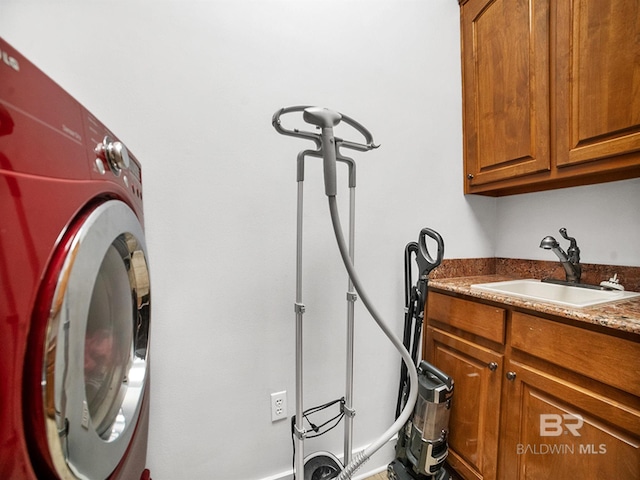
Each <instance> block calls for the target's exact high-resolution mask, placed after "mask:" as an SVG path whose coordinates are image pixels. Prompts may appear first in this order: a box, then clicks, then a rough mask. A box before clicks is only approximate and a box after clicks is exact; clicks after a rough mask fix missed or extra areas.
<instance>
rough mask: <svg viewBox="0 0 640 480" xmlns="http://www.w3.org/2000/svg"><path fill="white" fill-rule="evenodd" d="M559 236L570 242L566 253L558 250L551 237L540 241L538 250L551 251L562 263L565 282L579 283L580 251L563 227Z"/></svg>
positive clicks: (580, 269)
mask: <svg viewBox="0 0 640 480" xmlns="http://www.w3.org/2000/svg"><path fill="white" fill-rule="evenodd" d="M560 235H562V238H564V239H565V240H569V242H570V244H569V248H568V249H567V253H565V252H564V250H562V248H560V245H559V244H558V242H557V241H556V239H555V238H553V237H551V236H547V237H544V238H543V239H542V241H541V242H540V248H544V249H545V250H551V251H552V252H553V253H555V254H556V255H557V256H558V258H559V259H560V263H562V266H563V267H564V271H565V272H566V276H567V282H570V283H579V282H580V275H582V266H581V265H580V249H579V248H578V243H577V242H576V239H575V238H573V237H570V236H568V235H567V229H566V228H564V227H562V228H561V229H560Z"/></svg>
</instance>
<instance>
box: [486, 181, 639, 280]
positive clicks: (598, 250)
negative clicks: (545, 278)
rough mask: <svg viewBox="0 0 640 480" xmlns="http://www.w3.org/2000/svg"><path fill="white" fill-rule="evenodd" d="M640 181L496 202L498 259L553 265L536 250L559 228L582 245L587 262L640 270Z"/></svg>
mask: <svg viewBox="0 0 640 480" xmlns="http://www.w3.org/2000/svg"><path fill="white" fill-rule="evenodd" d="M638 208H640V179H633V180H624V181H620V182H613V183H609V184H600V185H590V186H586V187H575V188H566V189H562V190H554V191H549V192H541V193H530V194H526V195H514V196H512V197H503V198H500V199H499V200H498V203H497V216H496V218H497V228H496V231H497V235H496V239H495V241H496V247H495V248H496V256H498V257H505V258H529V259H534V260H551V261H555V260H556V256H555V255H554V254H553V253H551V252H549V251H546V250H542V249H541V248H538V246H539V245H540V240H542V238H543V237H545V236H547V235H552V236H553V237H555V238H556V240H558V242H560V245H561V246H562V247H563V248H564V249H565V250H566V248H567V247H568V246H569V242H567V241H566V240H564V239H562V237H561V236H560V234H559V233H558V230H559V229H560V228H561V227H566V228H567V231H568V234H569V235H570V236H572V237H574V238H575V239H576V240H577V241H578V246H579V247H580V257H581V261H582V262H583V263H600V264H609V265H628V266H636V267H638V266H640V213H639V211H638Z"/></svg>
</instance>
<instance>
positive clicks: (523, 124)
mask: <svg viewBox="0 0 640 480" xmlns="http://www.w3.org/2000/svg"><path fill="white" fill-rule="evenodd" d="M462 36H463V43H464V46H463V73H464V80H463V89H464V101H465V105H464V109H465V118H464V121H465V157H466V160H467V162H466V165H467V172H466V174H467V178H468V181H469V185H471V186H473V185H481V184H485V183H489V182H494V181H496V180H501V179H505V178H513V177H518V176H522V175H527V174H530V173H534V172H539V171H544V170H549V168H550V155H549V108H550V107H549V48H548V45H549V4H548V0H542V1H536V2H533V3H531V2H529V1H528V0H509V1H507V0H493V1H488V0H486V1H475V2H468V3H466V4H464V5H463V10H462Z"/></svg>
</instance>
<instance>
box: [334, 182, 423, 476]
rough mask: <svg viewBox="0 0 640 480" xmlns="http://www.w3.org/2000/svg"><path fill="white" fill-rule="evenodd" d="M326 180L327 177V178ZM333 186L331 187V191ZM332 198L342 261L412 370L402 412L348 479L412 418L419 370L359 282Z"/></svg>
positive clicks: (358, 458) (349, 468)
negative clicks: (407, 396)
mask: <svg viewBox="0 0 640 480" xmlns="http://www.w3.org/2000/svg"><path fill="white" fill-rule="evenodd" d="M325 182H326V178H325ZM330 189H331V187H329V190H330ZM328 197H329V210H330V211H331V222H332V224H333V231H334V233H335V235H336V240H337V242H338V248H339V249H340V255H341V256H342V261H343V262H344V266H345V267H346V269H347V272H348V274H349V278H351V281H352V282H353V286H354V287H355V289H356V292H358V295H359V296H360V298H361V299H362V303H364V306H365V307H366V309H367V310H368V311H369V313H370V314H371V316H372V317H373V319H374V320H375V322H376V323H377V324H378V326H379V327H380V329H381V330H382V331H383V332H384V334H385V335H386V336H387V338H389V340H390V341H391V343H393V345H394V346H395V347H396V349H397V350H398V351H399V352H400V354H401V355H402V360H403V361H404V363H405V364H406V365H407V369H408V371H409V379H410V380H409V381H410V386H411V387H410V390H409V398H408V399H407V403H406V405H405V407H404V409H403V410H402V412H401V413H400V416H399V417H398V418H397V419H396V421H395V422H394V423H393V424H392V425H391V426H390V427H389V428H388V429H387V431H386V432H384V433H383V434H382V435H381V436H380V438H378V439H377V440H376V441H374V442H373V443H371V444H370V445H369V446H368V447H367V448H365V449H364V450H363V451H362V452H360V453H358V454H357V455H355V457H354V458H353V460H352V461H351V463H349V464H348V465H346V466H345V467H344V469H343V470H342V472H341V473H340V475H339V476H338V477H336V478H337V480H347V479H350V478H351V475H352V474H353V473H355V471H356V470H357V469H358V468H360V466H361V465H362V464H363V463H364V462H366V461H367V460H369V458H370V457H371V456H372V455H373V454H374V453H376V452H377V451H378V450H379V449H380V448H382V446H384V445H385V444H386V443H387V442H388V441H389V440H391V438H392V437H393V436H394V435H395V434H396V433H397V432H398V431H399V430H400V429H401V428H402V427H403V426H404V424H405V423H407V421H408V420H409V417H410V416H411V413H412V411H413V407H414V405H415V403H416V400H417V398H418V373H417V372H416V366H415V365H414V364H413V359H412V358H411V355H410V354H409V352H408V351H407V349H406V348H405V347H404V345H403V344H402V342H401V341H400V339H399V338H398V337H396V335H395V334H394V333H393V332H392V331H391V329H390V328H389V327H388V325H387V324H386V323H385V322H384V321H383V320H382V317H381V316H380V314H379V313H378V311H377V310H376V309H375V307H374V306H373V304H372V303H371V301H370V299H369V296H368V295H367V293H366V292H365V291H364V289H363V288H362V283H360V279H359V278H358V274H357V273H356V270H355V268H354V266H353V263H352V262H351V258H350V257H349V250H348V247H347V244H346V242H345V239H344V234H343V233H342V226H341V224H340V217H339V215H338V205H337V202H336V197H335V194H334V195H328Z"/></svg>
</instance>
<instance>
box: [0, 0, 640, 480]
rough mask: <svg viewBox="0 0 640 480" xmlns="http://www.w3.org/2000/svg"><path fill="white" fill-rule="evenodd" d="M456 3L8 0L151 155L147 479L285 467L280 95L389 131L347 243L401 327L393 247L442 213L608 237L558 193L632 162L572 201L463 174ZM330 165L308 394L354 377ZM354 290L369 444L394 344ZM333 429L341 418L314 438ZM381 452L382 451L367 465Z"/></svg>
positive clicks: (92, 103)
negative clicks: (468, 185) (280, 402)
mask: <svg viewBox="0 0 640 480" xmlns="http://www.w3.org/2000/svg"><path fill="white" fill-rule="evenodd" d="M458 15H459V13H458V5H457V3H456V2H455V1H452V0H432V1H429V2H425V1H422V0H405V1H402V2H398V1H391V0H385V1H382V0H379V1H344V0H331V1H324V2H318V1H310V0H309V1H302V0H280V1H276V0H265V1H249V0H232V1H210V2H203V1H180V2H179V1H163V2H145V1H143V0H136V1H134V0H130V1H126V2H125V1H111V2H106V1H94V2H86V1H84V0H69V1H65V2H52V1H24V0H3V2H2V4H1V5H0V35H2V36H3V37H4V38H5V39H6V40H7V41H9V42H10V43H11V44H13V46H14V47H16V48H17V49H18V50H20V51H21V52H22V53H23V54H25V55H26V56H27V58H29V59H31V60H32V61H33V62H34V63H36V64H37V65H38V66H39V67H40V68H41V69H43V70H44V71H45V72H46V73H48V74H49V75H50V76H51V77H53V78H54V79H55V80H56V81H57V82H58V83H60V84H61V85H62V86H63V87H64V88H66V89H67V90H68V91H70V92H71V93H72V94H73V95H74V96H75V97H76V98H78V100H80V101H81V102H82V103H83V104H84V105H85V106H86V107H87V108H88V109H89V110H91V111H92V112H93V113H94V114H96V115H97V116H98V117H99V118H100V119H101V120H103V121H104V122H105V123H106V124H107V125H108V126H109V127H110V128H111V129H112V130H113V131H114V132H115V133H116V134H118V135H119V136H120V137H121V138H122V139H123V140H124V141H125V142H126V143H127V145H128V146H129V148H130V149H131V150H132V151H133V152H134V153H135V154H136V156H137V157H138V158H139V159H140V160H141V161H142V164H143V175H144V182H145V191H144V196H145V210H146V215H147V216H146V221H147V223H146V229H147V234H148V243H149V248H150V256H151V262H152V264H151V265H152V282H153V302H154V303H153V331H152V341H153V374H154V377H153V381H154V383H153V391H152V393H153V399H152V420H151V440H150V446H149V466H150V467H151V469H152V473H153V477H154V479H156V480H163V479H176V478H220V479H225V480H233V479H238V480H240V479H242V480H246V479H258V478H265V477H268V476H270V475H277V474H278V473H280V472H286V471H287V470H288V469H290V468H291V441H290V436H289V425H288V422H279V423H276V424H272V423H271V421H270V409H269V393H270V392H273V391H278V390H281V389H286V390H287V391H288V392H289V406H290V409H289V410H290V412H291V413H292V412H293V402H294V395H293V391H294V337H293V332H294V312H293V301H294V288H295V284H294V280H295V278H294V273H295V196H296V182H295V155H296V153H297V152H298V151H299V150H300V149H302V148H304V147H307V145H306V144H305V143H304V142H303V141H300V140H297V139H291V138H288V137H283V136H280V135H278V134H277V133H276V132H275V130H274V129H273V128H272V127H271V125H270V121H271V116H272V114H273V113H274V112H275V111H276V110H277V109H278V108H280V107H283V106H289V105H296V104H317V105H321V106H326V107H330V108H335V109H338V110H340V111H342V112H344V113H346V114H347V115H350V116H352V117H354V118H356V119H357V120H359V121H361V122H362V123H363V124H364V125H366V126H367V127H368V128H369V129H370V130H371V131H372V132H373V134H374V138H375V140H376V142H378V143H381V144H382V146H381V148H380V149H378V150H376V151H373V152H370V153H366V154H357V153H356V154H354V156H355V157H356V158H357V160H358V162H359V163H358V165H359V166H358V169H359V170H358V194H357V195H358V199H357V244H356V264H357V266H358V267H359V270H360V275H361V277H362V278H363V281H364V283H365V285H367V286H368V291H369V293H370V295H371V296H372V297H373V298H374V299H375V301H376V304H377V306H378V308H379V310H380V311H381V312H382V314H383V315H384V316H385V317H386V318H388V319H389V321H390V322H391V323H392V324H393V325H394V328H395V329H396V331H397V332H398V333H400V331H401V322H402V304H403V296H402V295H403V292H402V288H403V287H402V250H403V248H404V245H405V244H406V243H407V242H408V241H412V240H415V239H416V236H417V233H418V231H419V230H420V228H422V227H423V226H431V227H432V228H435V229H436V230H438V231H439V232H440V233H441V234H442V235H443V237H444V239H445V243H446V256H447V257H448V258H461V257H462V258H464V257H490V256H493V255H494V254H496V253H498V254H500V255H503V256H506V255H507V254H509V255H511V256H516V257H525V258H530V257H531V256H532V255H536V254H538V252H537V250H538V249H537V243H536V242H539V240H540V238H542V236H544V235H547V234H553V233H554V231H557V228H559V227H560V226H566V227H567V228H569V231H570V232H571V233H574V231H575V236H576V237H577V238H578V239H579V240H580V241H581V246H584V252H585V253H584V258H585V261H587V260H590V256H589V255H588V254H587V253H588V252H589V253H590V252H595V251H603V252H611V250H610V248H609V243H610V242H609V240H610V239H609V237H605V236H598V237H597V238H596V240H594V243H593V244H589V243H588V241H587V238H586V237H587V235H590V232H591V231H592V230H594V229H592V228H591V227H590V223H589V222H590V221H591V217H589V216H588V215H578V216H576V217H574V216H573V215H574V214H575V212H574V211H569V212H568V213H567V214H566V216H565V215H563V214H561V213H560V212H562V211H563V209H564V205H563V203H568V204H569V205H571V206H573V207H574V208H573V209H574V210H576V209H578V207H581V208H584V211H585V212H594V211H595V212H597V219H601V217H607V218H608V213H609V212H610V210H608V209H607V208H604V207H601V200H600V198H601V197H607V196H610V197H612V198H614V199H616V198H618V199H619V201H620V202H621V203H624V204H628V203H631V204H633V203H634V202H635V205H637V200H638V190H639V189H638V183H637V182H636V181H630V182H626V183H623V186H624V188H619V187H613V186H611V187H610V186H600V187H594V188H597V190H596V192H598V195H597V197H598V198H592V197H591V196H590V195H582V193H581V192H582V191H583V190H575V192H576V197H575V198H578V199H580V201H578V202H577V203H576V204H574V201H573V198H574V197H573V196H572V195H573V194H570V195H569V198H568V199H567V198H565V197H566V195H564V194H556V193H553V194H549V193H545V194H532V195H530V196H521V197H513V198H510V199H500V200H496V199H493V198H484V197H477V196H469V197H464V196H463V194H462V165H461V157H462V149H461V143H462V142H461V135H462V132H461V96H460V95H461V94H460V92H461V88H460V61H459V58H460V54H459V48H460V47H459V27H458V22H459V16H458ZM345 135H346V133H345ZM319 165H320V163H319V162H313V160H312V161H310V162H309V164H308V167H307V177H306V179H307V181H306V182H305V192H306V203H305V257H304V266H305V293H304V295H305V298H304V302H305V304H306V305H307V313H306V314H305V323H306V330H305V339H306V342H305V344H306V348H307V351H306V372H307V375H306V377H305V378H306V383H305V393H306V395H307V398H306V405H307V406H311V405H316V404H319V403H322V402H325V401H327V400H330V399H333V398H337V397H339V396H340V395H342V391H343V386H344V376H343V363H344V346H343V342H344V338H343V337H344V335H343V330H344V327H343V324H344V318H345V311H346V308H345V301H344V297H345V294H344V292H345V288H346V278H345V274H344V272H343V269H342V266H341V265H340V262H339V258H338V254H337V250H336V247H335V245H334V239H333V234H332V232H331V230H330V223H329V217H328V213H327V207H326V197H325V196H324V194H323V189H322V180H321V171H320V168H319ZM342 180H344V179H342ZM342 185H344V181H343V183H342ZM589 188H591V187H589ZM589 191H591V190H589ZM567 192H569V191H567ZM572 192H573V190H572ZM549 195H551V196H549ZM344 197H346V195H344V194H343V195H342V199H344ZM549 198H551V199H554V198H555V199H557V200H558V201H561V205H558V213H553V214H550V215H549V217H547V216H544V215H538V216H530V215H528V213H526V214H525V215H526V217H527V221H526V222H524V221H523V220H522V218H521V217H522V215H523V214H524V212H528V211H529V210H530V209H531V205H532V204H533V205H537V207H536V208H540V209H544V210H545V211H547V212H548V211H549V210H552V209H550V208H548V207H549V206H548V205H547V199H549ZM583 202H584V205H583ZM552 206H555V205H553V204H552ZM343 207H344V205H343ZM632 208H633V207H629V206H628V207H625V209H626V210H625V211H626V212H627V213H626V215H627V217H628V220H629V221H625V222H624V223H620V224H617V223H614V224H610V225H612V226H614V227H616V228H620V229H621V230H622V231H621V233H618V234H616V235H611V237H613V241H614V242H621V240H620V237H625V236H627V237H631V238H635V239H637V238H638V230H639V228H638V222H637V219H636V218H637V217H635V216H634V215H633V214H634V212H633V211H632ZM343 214H344V211H343ZM503 215H504V218H505V219H510V220H503V218H502V216H503ZM565 218H572V219H575V220H573V222H564V220H565ZM343 220H346V214H345V217H344V218H343ZM574 225H575V226H574ZM516 229H521V230H522V232H527V233H526V234H525V233H519V232H516V231H515V230H516ZM529 232H530V233H531V234H529ZM538 237H539V238H538ZM619 245H623V247H621V248H623V249H624V250H625V253H623V252H619V253H617V254H616V256H617V257H618V258H621V259H622V258H625V259H626V258H629V257H631V260H633V259H635V260H636V263H634V262H633V261H629V262H627V263H630V264H631V263H633V264H639V263H638V262H637V258H638V253H637V250H636V251H634V248H636V247H635V246H636V245H638V242H637V241H635V243H633V244H626V243H619ZM630 250H631V251H630ZM531 251H533V252H534V253H530V252H531ZM629 251H630V253H629ZM603 255H604V256H607V258H608V257H610V256H612V255H613V254H611V253H609V254H606V253H605V254H603ZM544 258H546V256H545V257H544ZM625 261H626V260H625ZM357 308H358V311H357V332H358V338H357V345H356V355H357V362H356V369H357V371H356V390H355V401H356V408H357V410H358V415H357V417H356V438H355V445H357V446H362V445H365V444H367V443H369V442H370V441H372V440H373V439H374V438H375V437H376V436H377V435H378V434H379V433H381V432H382V431H383V430H384V429H386V427H387V426H388V425H389V424H390V422H391V421H392V416H393V411H394V408H395V390H396V381H397V379H396V377H397V371H398V368H399V357H398V356H397V355H396V354H395V353H394V352H393V350H392V348H391V347H390V346H389V344H388V342H387V341H386V340H385V339H384V338H383V336H382V335H381V334H380V333H379V332H378V331H377V330H376V329H375V328H374V327H373V326H372V321H371V320H370V319H369V317H368V316H367V315H366V314H365V313H364V312H363V310H362V305H360V304H358V305H357ZM341 445H342V439H341V433H340V432H335V433H333V432H332V434H330V435H328V436H327V437H326V438H323V439H319V440H315V441H309V442H308V451H315V450H319V449H328V450H331V451H333V452H335V453H339V452H340V451H341V448H342V447H341ZM388 461H389V457H388V454H387V455H380V456H375V457H374V458H373V459H372V460H371V461H370V462H368V463H367V464H366V467H365V470H366V469H375V468H377V467H380V466H382V465H384V464H385V463H386V462H388Z"/></svg>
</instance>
